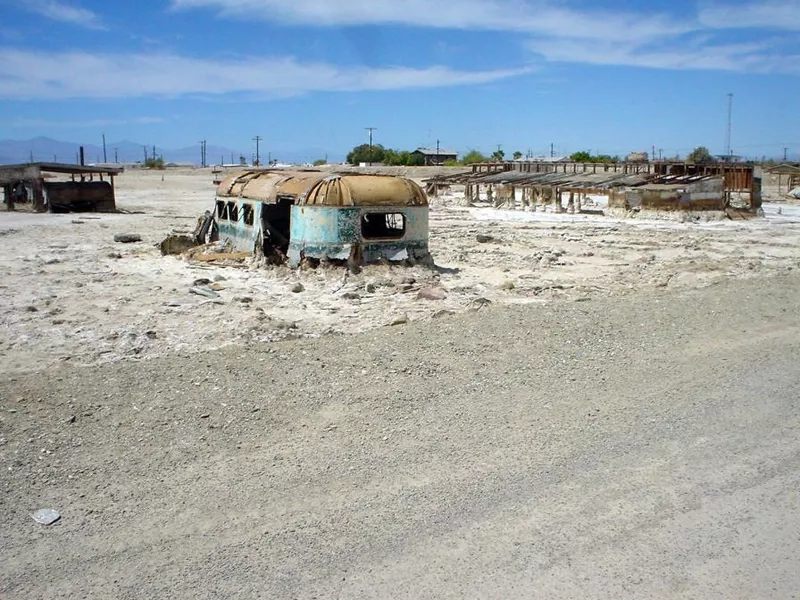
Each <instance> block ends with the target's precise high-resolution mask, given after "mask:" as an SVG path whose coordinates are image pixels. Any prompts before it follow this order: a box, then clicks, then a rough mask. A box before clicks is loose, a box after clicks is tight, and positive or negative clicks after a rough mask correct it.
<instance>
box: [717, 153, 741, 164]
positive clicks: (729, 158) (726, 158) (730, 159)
mask: <svg viewBox="0 0 800 600" xmlns="http://www.w3.org/2000/svg"><path fill="white" fill-rule="evenodd" d="M714 158H715V159H717V162H724V163H738V162H744V157H743V156H739V155H738V154H717V155H716V156H715V157H714Z"/></svg>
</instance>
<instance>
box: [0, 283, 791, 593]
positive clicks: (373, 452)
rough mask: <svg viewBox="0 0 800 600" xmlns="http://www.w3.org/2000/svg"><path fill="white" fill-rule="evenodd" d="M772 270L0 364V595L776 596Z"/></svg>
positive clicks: (783, 310) (786, 394) (787, 320)
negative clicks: (702, 282)
mask: <svg viewBox="0 0 800 600" xmlns="http://www.w3.org/2000/svg"><path fill="white" fill-rule="evenodd" d="M798 290H800V275H798V274H797V272H796V270H793V269H789V271H788V274H775V273H772V274H768V275H767V274H765V275H761V276H754V277H752V278H749V279H730V280H725V279H717V280H715V281H713V282H710V283H709V284H708V285H707V286H706V287H703V288H701V289H673V288H672V287H664V288H657V289H653V288H650V287H647V288H643V289H641V290H636V291H631V292H629V293H625V294H621V295H616V294H612V295H608V296H605V295H603V296H598V297H593V298H591V299H589V300H587V301H580V302H577V301H565V302H561V303H558V304H550V305H542V304H525V305H519V306H497V305H495V306H486V307H483V308H480V309H477V310H468V311H466V312H463V313H460V314H455V315H445V316H442V317H439V318H435V319H431V320H428V321H419V322H413V321H412V322H411V323H409V324H407V325H398V326H393V327H388V326H387V327H378V328H374V329H371V330H367V331H363V332H360V333H356V334H352V335H328V336H325V337H322V338H320V339H301V340H292V341H284V342H277V343H272V344H257V343H256V344H251V345H249V346H247V347H236V346H231V347H227V348H223V349H220V350H217V351H214V352H200V353H193V354H188V353H187V354H185V355H179V354H175V353H173V354H172V355H169V356H165V357H157V358H153V359H150V360H138V361H133V360H126V361H121V362H116V363H110V364H104V365H95V366H90V367H76V366H71V365H69V364H63V365H60V366H56V367H53V368H51V369H49V370H48V371H46V372H45V373H30V374H17V375H13V376H10V377H6V378H5V380H3V381H0V438H2V439H1V440H0V468H1V470H0V473H2V474H1V475H0V489H1V490H2V494H0V547H2V556H3V560H2V567H1V572H0V596H2V597H3V598H58V597H61V598H77V597H92V598H190V597H191V598H385V597H406V598H410V597H413V598H464V597H468V598H533V597H541V598H575V597H579V598H622V597H625V598H706V599H708V598H782V599H783V598H796V597H797V594H798V590H800V558H799V557H800V499H799V497H798V495H797V490H798V489H800V470H798V465H799V464H800V435H798V434H799V433H800V431H799V430H800V421H799V420H798V398H800V380H798V378H797V364H798V360H799V359H800V341H798V340H800V337H799V336H798V333H800V317H798V315H800V301H799V300H798V298H799V297H798V294H797V292H798ZM40 508H55V509H57V510H59V511H60V513H61V515H62V516H61V520H60V521H58V522H57V523H55V524H53V525H51V526H48V527H45V526H42V525H39V524H37V523H35V522H34V521H33V520H32V519H31V513H32V512H34V511H35V510H37V509H40Z"/></svg>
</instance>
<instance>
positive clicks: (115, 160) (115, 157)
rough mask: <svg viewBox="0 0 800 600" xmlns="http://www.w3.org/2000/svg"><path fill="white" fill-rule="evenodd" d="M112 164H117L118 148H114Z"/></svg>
mask: <svg viewBox="0 0 800 600" xmlns="http://www.w3.org/2000/svg"><path fill="white" fill-rule="evenodd" d="M114 162H115V163H119V148H114Z"/></svg>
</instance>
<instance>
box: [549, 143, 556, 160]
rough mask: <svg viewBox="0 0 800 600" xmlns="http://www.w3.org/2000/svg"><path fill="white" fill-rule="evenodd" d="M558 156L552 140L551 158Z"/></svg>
mask: <svg viewBox="0 0 800 600" xmlns="http://www.w3.org/2000/svg"><path fill="white" fill-rule="evenodd" d="M555 156H556V146H555V144H553V143H552V142H550V158H555Z"/></svg>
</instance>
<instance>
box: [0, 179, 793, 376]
mask: <svg viewBox="0 0 800 600" xmlns="http://www.w3.org/2000/svg"><path fill="white" fill-rule="evenodd" d="M211 180H212V175H211V173H210V171H209V170H205V171H201V170H197V171H189V170H186V171H177V172H176V171H168V172H165V173H159V172H147V171H130V172H127V173H125V174H124V175H123V176H121V177H120V178H119V179H118V182H117V193H118V204H119V207H120V208H122V209H124V210H128V211H132V212H136V213H141V214H114V215H34V214H25V213H16V214H7V213H6V214H0V242H2V245H1V246H0V248H1V249H0V265H2V269H3V278H2V280H0V315H1V316H0V323H2V327H3V331H4V332H5V335H4V336H3V338H2V340H0V372H5V373H13V372H25V371H29V370H31V369H42V368H46V367H48V366H50V365H52V364H55V363H59V362H65V361H69V362H71V363H74V364H79V365H91V364H97V363H105V362H113V361H116V360H120V359H123V358H137V359H146V358H152V357H155V356H164V355H167V354H170V353H172V352H176V351H178V352H190V351H197V350H200V349H214V348H219V347H224V346H226V345H230V344H247V343H250V342H252V341H269V340H277V339H285V338H287V337H308V336H312V337H313V336H320V335H325V334H340V333H353V332H357V331H363V330H366V329H370V328H373V327H379V326H383V325H387V324H389V323H392V322H394V321H396V320H398V319H404V318H407V319H409V320H411V321H418V320H423V321H425V320H430V319H432V318H434V317H437V316H441V315H442V314H446V313H447V312H463V311H465V310H471V309H476V308H480V307H481V306H485V305H486V304H487V301H488V302H491V303H495V304H500V305H511V304H527V303H550V304H552V305H553V306H554V307H555V306H557V305H558V304H559V303H563V302H571V301H584V300H586V299H589V298H593V297H598V296H620V295H625V294H627V293H629V292H630V291H631V290H634V289H642V288H656V289H663V288H666V287H669V288H678V289H683V288H696V287H699V286H705V285H709V284H711V283H714V282H717V281H720V280H724V279H729V278H731V277H736V278H746V277H752V276H753V275H757V274H764V273H785V272H788V271H789V270H791V269H793V268H796V267H797V266H798V265H799V264H800V207H798V205H797V204H794V205H793V204H785V203H780V202H777V203H776V202H769V203H767V204H765V213H766V217H765V218H763V219H754V220H751V221H747V222H742V221H719V222H708V223H678V222H669V221H660V220H658V221H657V220H647V219H644V218H639V219H635V220H625V219H614V218H610V217H604V216H586V215H578V216H571V215H555V214H550V213H530V212H522V211H519V210H504V209H500V210H497V209H493V208H489V207H488V206H484V207H480V206H478V207H464V206H459V205H458V202H457V198H452V197H451V198H443V199H439V200H435V201H434V202H433V206H432V210H431V232H430V246H431V252H432V254H433V256H434V259H435V261H436V265H437V268H436V269H434V270H430V269H426V268H422V267H417V268H413V269H405V268H387V267H371V268H368V269H366V270H365V271H364V272H363V273H361V274H359V275H357V276H353V275H349V276H348V275H345V274H344V273H343V272H342V271H341V270H338V269H330V270H327V269H322V270H318V271H311V272H297V271H292V270H289V269H288V268H284V267H277V268H271V269H263V268H262V269H251V268H225V267H209V266H200V265H195V264H189V263H187V262H185V261H184V260H182V259H180V258H175V257H166V258H165V257H162V256H161V255H160V253H159V251H158V249H157V248H156V244H157V243H158V242H159V241H160V240H161V239H163V238H164V237H165V235H166V234H167V233H169V232H170V231H172V230H176V229H177V230H181V229H183V230H191V229H192V228H193V227H194V224H195V221H196V219H197V217H198V216H199V215H200V214H202V212H203V211H204V210H207V209H209V208H211V207H212V206H213V197H214V187H213V186H212V184H211ZM771 193H772V192H771V191H770V188H769V187H767V189H766V194H765V195H766V197H767V198H770V197H771V196H770V194H771ZM128 232H133V233H139V234H141V235H142V236H143V241H142V242H141V243H134V244H120V243H116V242H114V241H113V237H114V235H115V234H117V233H128ZM478 234H481V235H484V236H490V237H491V238H492V239H491V241H489V242H488V243H478V242H477V241H476V236H477V235H478ZM200 278H205V279H209V280H212V281H217V282H218V284H219V285H220V286H222V287H224V289H223V290H221V291H220V292H219V293H220V298H219V299H214V300H209V299H208V298H203V297H201V296H196V295H192V294H191V293H190V292H189V289H190V288H191V287H192V284H193V282H194V281H195V280H197V279H200ZM298 281H299V282H301V283H302V284H303V286H304V288H305V290H304V291H303V292H300V293H292V292H291V289H292V286H293V285H294V284H295V283H297V282H298ZM430 286H433V287H437V288H443V289H444V290H445V291H446V294H447V297H446V298H445V299H443V300H426V299H421V298H419V291H420V289H422V288H425V287H430Z"/></svg>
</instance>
